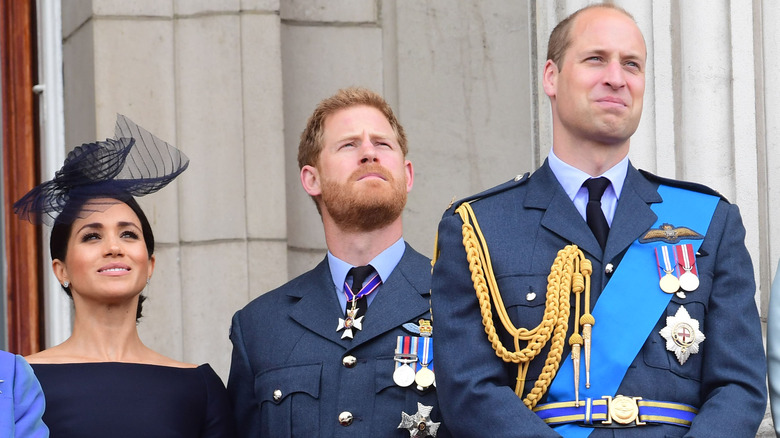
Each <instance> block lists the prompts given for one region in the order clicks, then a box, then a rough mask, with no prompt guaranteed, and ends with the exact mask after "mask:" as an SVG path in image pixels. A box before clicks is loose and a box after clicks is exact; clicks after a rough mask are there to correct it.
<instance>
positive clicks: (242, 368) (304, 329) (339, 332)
mask: <svg viewBox="0 0 780 438" xmlns="http://www.w3.org/2000/svg"><path fill="white" fill-rule="evenodd" d="M406 153H407V146H406V135H405V134H404V130H403V127H402V126H401V125H400V124H399V123H398V120H397V119H396V118H395V115H394V114H393V111H392V109H391V108H390V106H389V105H388V104H387V102H385V101H384V99H382V97H381V96H379V95H377V94H376V93H374V92H372V91H369V90H366V89H363V88H348V89H344V90H339V92H338V93H336V94H335V95H334V96H332V97H330V98H327V99H325V100H323V101H322V102H320V104H319V105H318V106H317V108H316V109H315V111H314V113H313V114H312V116H311V117H310V118H309V121H308V123H307V126H306V129H305V130H304V131H303V133H302V134H301V142H300V145H299V148H298V165H299V167H300V169H301V174H300V177H301V184H302V185H303V188H304V190H305V191H306V193H308V194H309V195H310V196H311V197H312V199H313V200H314V202H315V204H316V206H317V210H318V211H319V213H320V215H321V217H322V224H323V227H324V231H325V241H326V244H327V247H328V253H327V256H326V257H325V259H324V260H323V261H322V262H321V263H320V264H319V265H317V267H315V268H314V269H312V270H311V271H309V272H306V273H304V274H303V275H301V276H299V277H297V278H295V279H293V280H292V281H290V282H289V283H287V284H285V285H283V286H282V287H280V288H278V289H276V290H273V291H271V292H268V293H266V294H264V295H262V296H260V297H259V298H257V299H255V300H254V301H252V302H251V303H249V304H248V305H247V306H246V307H245V308H244V309H242V310H240V311H238V312H237V313H236V314H235V316H234V317H233V324H232V327H231V332H230V339H231V340H232V342H233V357H232V362H231V367H230V377H229V380H228V391H229V392H230V396H231V398H232V400H233V406H234V409H235V414H236V421H237V425H238V429H239V432H240V433H239V435H240V436H242V437H259V436H263V437H272V436H279V437H291V436H301V437H313V436H320V437H332V436H355V437H366V436H376V437H398V438H401V437H408V436H410V435H411V436H413V437H420V438H423V437H426V436H434V437H436V436H438V437H446V436H449V434H448V433H447V431H446V429H445V427H444V426H443V425H442V424H441V423H440V418H441V416H440V414H439V411H438V407H437V405H436V393H435V389H434V385H433V383H434V374H433V342H432V341H433V338H432V336H431V334H432V327H431V316H430V311H429V299H428V298H429V288H430V266H431V265H430V260H429V259H428V258H427V257H425V256H423V255H421V254H419V253H418V252H416V251H415V250H414V249H412V248H411V247H410V246H409V245H408V244H406V243H405V242H404V239H403V237H402V234H403V224H402V218H401V213H402V212H403V208H404V205H405V204H406V195H407V193H408V192H409V191H410V190H411V189H412V183H413V180H414V172H413V168H412V163H411V162H410V161H409V160H407V159H406Z"/></svg>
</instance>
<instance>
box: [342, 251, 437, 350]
mask: <svg viewBox="0 0 780 438" xmlns="http://www.w3.org/2000/svg"><path fill="white" fill-rule="evenodd" d="M430 277H431V264H430V260H428V258H426V257H424V256H423V255H421V254H420V253H418V252H417V251H415V250H414V249H412V247H411V246H409V244H408V243H407V244H406V250H405V251H404V255H403V257H401V261H400V262H398V266H396V267H395V269H393V272H392V273H391V274H390V277H389V278H388V279H387V282H386V283H383V284H382V285H381V286H380V287H379V288H380V289H379V291H378V292H379V294H378V295H377V296H376V298H374V301H373V302H372V303H371V306H369V307H368V310H367V311H366V317H365V319H364V320H363V330H362V331H360V332H359V333H357V334H355V339H353V340H351V341H345V342H346V343H347V345H348V346H349V348H355V347H357V346H359V345H361V344H364V343H367V342H369V341H370V340H372V339H373V338H376V337H377V336H380V335H382V334H384V333H386V332H388V331H390V330H393V329H395V328H397V327H400V326H401V325H402V324H404V323H406V322H410V321H414V320H415V319H416V318H418V317H420V316H422V315H424V314H425V313H427V312H428V311H429V310H430V301H429V297H430Z"/></svg>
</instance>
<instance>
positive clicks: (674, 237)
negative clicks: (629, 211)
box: [639, 223, 704, 243]
mask: <svg viewBox="0 0 780 438" xmlns="http://www.w3.org/2000/svg"><path fill="white" fill-rule="evenodd" d="M682 239H694V240H702V239H704V236H702V235H701V234H699V233H697V232H696V231H694V230H692V229H690V228H688V227H675V226H674V225H672V224H666V223H665V224H661V226H659V227H658V228H652V229H650V230H649V231H648V232H647V233H645V235H644V236H642V237H640V238H639V243H650V242H658V241H664V242H666V243H677V242H679V241H680V240H682Z"/></svg>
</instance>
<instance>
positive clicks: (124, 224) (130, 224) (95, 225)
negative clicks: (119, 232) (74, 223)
mask: <svg viewBox="0 0 780 438" xmlns="http://www.w3.org/2000/svg"><path fill="white" fill-rule="evenodd" d="M117 226H118V227H119V228H128V227H132V228H135V229H139V230H140V228H139V227H138V225H136V224H135V223H134V222H125V221H120V222H117ZM88 228H96V229H98V230H101V229H103V228H105V226H104V225H103V224H102V223H100V222H93V223H90V224H84V225H83V226H82V227H81V228H79V230H78V231H77V232H76V233H77V234H78V233H80V232H82V231H83V230H85V229H88Z"/></svg>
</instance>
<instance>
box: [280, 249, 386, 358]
mask: <svg viewBox="0 0 780 438" xmlns="http://www.w3.org/2000/svg"><path fill="white" fill-rule="evenodd" d="M304 281H305V286H304V287H303V288H300V289H294V290H291V291H290V292H289V293H288V295H289V296H291V297H299V298H300V300H299V301H298V302H297V303H295V304H294V305H293V306H292V308H291V309H290V311H289V315H290V318H292V319H293V320H295V321H297V322H298V323H299V324H300V325H302V326H304V327H306V328H307V329H308V330H310V331H312V332H314V333H316V334H318V335H319V336H321V337H323V338H325V339H327V340H329V341H332V342H334V343H336V344H339V345H343V342H344V341H342V339H341V332H337V331H336V327H338V322H339V318H341V317H343V316H344V315H343V311H342V310H341V309H340V308H339V302H338V300H337V299H336V291H335V289H334V286H333V280H332V279H331V276H330V268H329V266H328V258H327V257H325V259H324V260H323V261H322V262H320V264H319V265H317V266H316V267H315V268H314V269H312V270H311V271H310V272H309V273H308V275H306V279H305V280H304ZM377 298H378V297H377Z"/></svg>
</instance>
